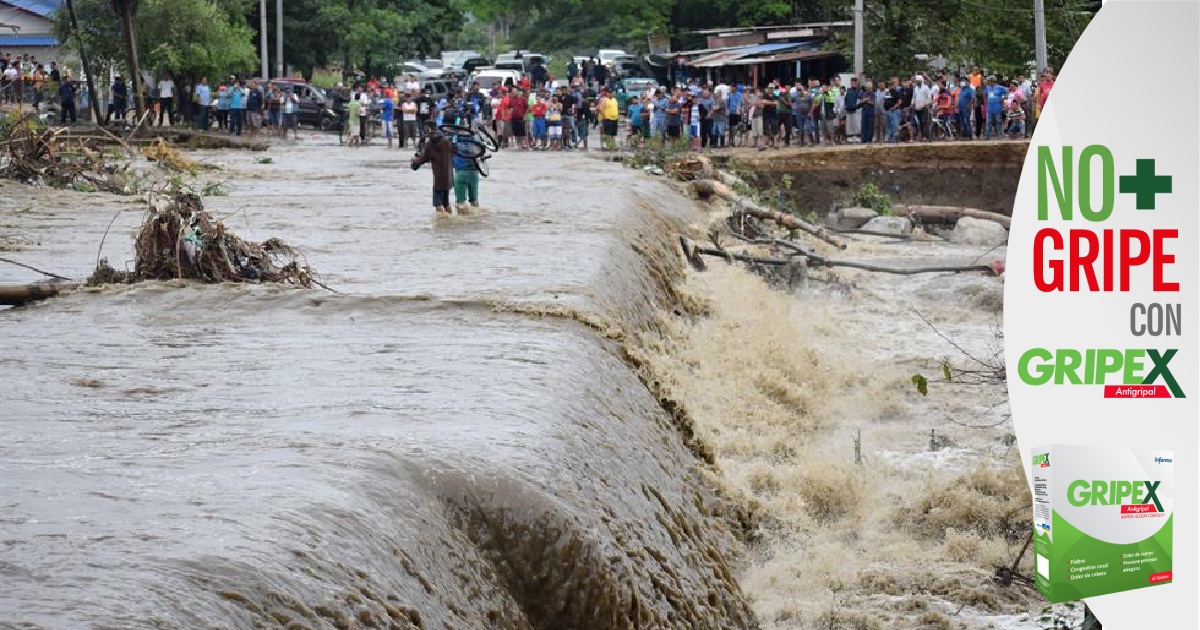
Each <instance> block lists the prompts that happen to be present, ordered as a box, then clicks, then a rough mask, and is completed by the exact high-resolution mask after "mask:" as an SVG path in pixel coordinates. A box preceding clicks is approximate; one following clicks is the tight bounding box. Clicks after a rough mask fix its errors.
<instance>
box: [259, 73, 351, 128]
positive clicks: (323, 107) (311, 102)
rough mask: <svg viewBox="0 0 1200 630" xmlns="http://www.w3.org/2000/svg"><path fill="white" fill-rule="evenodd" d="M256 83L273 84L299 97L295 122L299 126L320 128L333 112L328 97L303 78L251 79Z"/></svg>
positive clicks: (323, 91) (331, 103)
mask: <svg viewBox="0 0 1200 630" xmlns="http://www.w3.org/2000/svg"><path fill="white" fill-rule="evenodd" d="M253 80H255V81H258V82H259V84H260V85H264V86H265V85H267V83H274V84H275V85H277V86H279V88H280V89H284V90H290V91H291V92H292V93H294V94H295V95H296V96H298V97H300V102H299V103H298V104H299V106H300V112H299V116H298V117H297V120H298V121H299V123H300V124H301V125H309V126H312V127H317V128H320V127H321V124H322V121H323V120H325V121H327V119H328V118H329V115H330V113H331V112H332V111H333V102H332V100H331V99H330V97H329V95H328V94H326V93H325V90H322V89H321V88H319V87H316V86H314V85H309V84H308V82H307V81H305V80H304V78H303V77H280V78H277V79H261V78H259V79H253Z"/></svg>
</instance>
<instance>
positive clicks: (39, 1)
mask: <svg viewBox="0 0 1200 630" xmlns="http://www.w3.org/2000/svg"><path fill="white" fill-rule="evenodd" d="M0 5H9V6H13V7H16V8H18V9H24V10H26V11H29V12H30V13H36V14H37V15H40V16H42V17H44V18H48V17H50V16H51V14H53V13H54V12H55V11H57V10H58V9H59V8H60V7H62V5H63V0H0Z"/></svg>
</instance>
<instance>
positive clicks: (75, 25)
mask: <svg viewBox="0 0 1200 630" xmlns="http://www.w3.org/2000/svg"><path fill="white" fill-rule="evenodd" d="M67 16H68V17H69V18H70V19H71V32H73V33H75V43H76V44H77V45H78V46H79V60H80V61H81V62H82V63H83V74H84V75H85V76H87V89H88V103H89V104H90V105H91V109H92V122H94V123H96V124H97V125H99V124H100V121H102V120H104V119H103V118H101V117H100V102H99V101H100V98H99V97H100V95H99V94H97V93H96V83H95V79H93V78H92V64H91V62H89V61H88V56H87V50H86V49H85V48H84V46H83V35H82V34H81V33H80V32H79V22H78V20H76V19H75V3H74V2H72V0H67Z"/></svg>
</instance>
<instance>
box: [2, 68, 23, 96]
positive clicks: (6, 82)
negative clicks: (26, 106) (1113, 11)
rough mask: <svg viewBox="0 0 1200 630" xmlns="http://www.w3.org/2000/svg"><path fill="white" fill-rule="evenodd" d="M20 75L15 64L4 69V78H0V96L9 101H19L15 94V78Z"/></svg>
mask: <svg viewBox="0 0 1200 630" xmlns="http://www.w3.org/2000/svg"><path fill="white" fill-rule="evenodd" d="M20 76H21V73H20V71H18V70H17V67H16V66H15V65H13V66H9V67H7V68H5V69H4V78H3V80H0V97H2V98H3V100H5V101H8V102H9V103H19V102H20V98H19V97H18V95H17V79H18V78H19V77H20Z"/></svg>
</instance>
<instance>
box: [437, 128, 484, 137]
mask: <svg viewBox="0 0 1200 630" xmlns="http://www.w3.org/2000/svg"><path fill="white" fill-rule="evenodd" d="M438 129H439V130H440V131H443V132H445V133H448V134H451V135H455V136H463V137H466V138H470V137H471V136H473V135H475V130H474V129H471V128H470V127H464V126H462V125H442V126H441V127H438Z"/></svg>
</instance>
